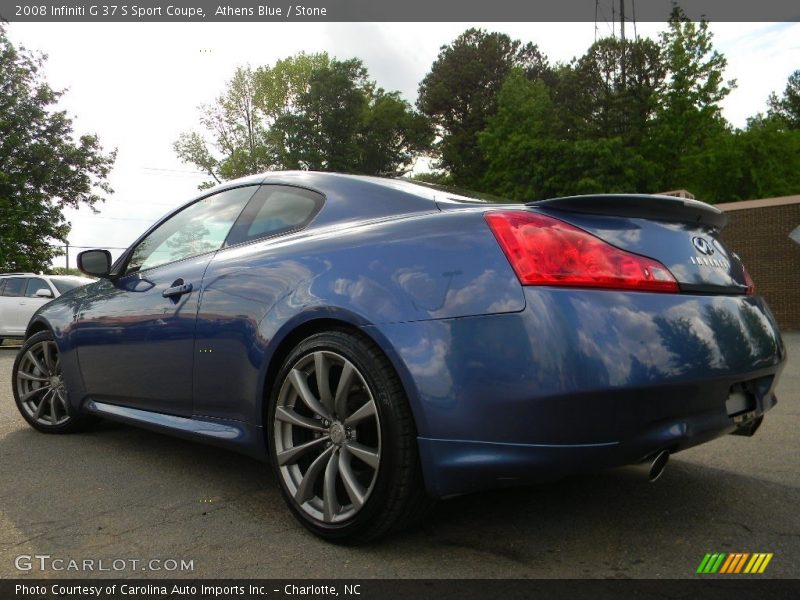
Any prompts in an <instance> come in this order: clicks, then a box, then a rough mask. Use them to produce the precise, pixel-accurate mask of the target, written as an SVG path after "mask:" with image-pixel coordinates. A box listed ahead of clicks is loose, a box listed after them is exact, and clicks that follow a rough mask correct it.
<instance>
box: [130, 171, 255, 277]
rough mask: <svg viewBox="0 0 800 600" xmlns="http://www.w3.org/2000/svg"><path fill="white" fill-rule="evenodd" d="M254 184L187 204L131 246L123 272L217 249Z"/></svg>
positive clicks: (150, 267)
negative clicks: (132, 247)
mask: <svg viewBox="0 0 800 600" xmlns="http://www.w3.org/2000/svg"><path fill="white" fill-rule="evenodd" d="M255 191H256V186H246V187H240V188H234V189H232V190H225V191H223V192H219V193H217V194H214V195H213V196H208V197H207V198H203V199H202V200H198V201H197V202H195V203H193V204H190V205H189V206H187V207H186V208H184V209H183V210H182V211H181V212H179V213H178V214H176V215H173V216H172V218H170V219H169V220H168V221H166V222H164V223H162V224H161V225H160V226H159V227H158V229H156V230H155V231H152V232H151V233H150V235H148V236H147V237H146V238H144V239H143V240H142V241H141V242H139V244H138V245H137V246H136V248H134V250H133V252H132V253H131V256H130V259H129V260H128V266H127V268H126V269H125V272H126V273H135V272H137V271H144V270H146V269H152V268H153V267H157V266H159V265H163V264H166V263H171V262H174V261H176V260H181V259H184V258H189V257H190V256H197V255H198V254H204V253H205V252H211V251H214V250H217V249H219V248H220V247H221V246H222V244H223V242H224V241H225V238H226V237H228V233H229V232H230V230H231V227H232V226H233V224H234V222H236V219H237V217H238V216H239V214H240V213H241V212H242V209H243V208H244V207H245V206H246V205H247V201H248V200H249V199H250V197H251V196H252V195H253V193H254V192H255Z"/></svg>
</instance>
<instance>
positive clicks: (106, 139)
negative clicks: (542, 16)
mask: <svg viewBox="0 0 800 600" xmlns="http://www.w3.org/2000/svg"><path fill="white" fill-rule="evenodd" d="M592 18H593V15H592ZM473 26H475V27H483V28H485V29H488V30H490V31H501V32H504V33H507V34H508V35H510V36H511V37H512V38H514V39H520V40H522V41H524V42H527V41H532V42H534V43H536V44H538V45H539V48H540V49H541V50H542V51H543V52H544V53H545V54H547V56H548V58H549V59H550V61H551V62H557V61H562V62H568V61H569V60H571V59H572V58H573V57H576V56H580V55H582V54H583V53H584V52H585V50H586V49H587V48H588V47H589V46H590V45H591V44H592V43H593V42H594V40H595V36H596V35H598V36H599V37H602V36H604V35H609V34H611V33H612V31H611V27H610V26H609V25H607V24H606V23H601V24H600V25H599V26H598V27H597V28H596V27H595V23H594V21H591V22H582V23H103V24H92V23H11V24H10V25H8V29H7V33H8V36H9V38H10V39H11V41H12V42H13V43H14V44H15V45H18V46H19V45H22V46H25V47H26V48H28V49H31V50H38V51H41V52H44V53H45V54H47V55H48V56H49V58H48V61H47V63H46V66H45V70H44V71H45V76H46V78H47V80H48V82H49V83H50V85H51V86H52V87H54V88H56V89H60V88H67V90H68V91H67V93H66V94H65V95H64V96H63V97H62V99H61V101H60V103H59V108H60V109H64V110H66V111H67V112H68V113H69V114H70V115H71V116H72V117H73V121H74V123H73V124H74V128H75V131H76V133H77V134H83V133H96V134H97V135H98V136H99V138H100V141H101V143H102V144H103V145H104V147H105V148H106V149H113V148H116V149H117V152H118V154H117V161H116V164H115V167H114V170H113V171H112V174H111V176H110V178H109V180H110V183H111V186H112V188H113V189H114V190H115V193H114V194H113V195H111V196H110V197H109V199H108V200H107V201H106V202H105V203H104V204H102V205H98V206H97V208H99V210H100V212H99V214H93V213H92V212H91V210H89V209H88V208H86V207H84V208H81V209H78V210H72V209H69V210H68V211H67V212H66V216H67V219H68V220H69V221H70V223H71V224H72V231H71V233H70V235H69V242H70V244H71V245H72V246H91V247H100V248H123V247H126V246H128V245H129V244H130V243H131V242H133V241H134V240H135V239H136V238H137V237H138V236H139V235H140V234H141V233H142V232H143V231H144V230H145V229H146V228H147V227H149V226H150V225H151V224H152V223H153V222H155V221H156V220H157V219H158V218H159V217H161V216H162V215H163V214H164V213H166V212H168V211H169V210H171V209H172V208H175V207H177V206H180V205H181V204H182V203H184V202H186V201H187V200H189V199H191V198H192V197H193V196H195V195H197V193H198V190H197V186H198V184H199V183H200V182H202V181H203V180H204V179H205V178H204V177H203V176H202V175H200V174H198V173H197V172H196V171H195V169H194V168H193V167H192V166H191V165H187V164H184V163H181V162H180V160H179V159H178V158H177V157H176V155H175V153H174V151H173V149H172V144H173V142H174V141H175V140H176V139H177V137H178V135H179V134H180V133H181V132H184V131H188V130H191V129H197V128H198V116H199V113H198V110H197V107H198V106H199V105H200V104H204V103H210V102H212V101H213V100H214V98H215V97H216V96H218V95H219V94H220V93H221V92H222V91H223V90H224V87H225V82H226V81H227V80H228V79H230V77H231V76H232V74H233V72H234V70H235V69H236V67H237V66H240V65H248V64H249V65H251V66H253V67H256V66H259V65H263V64H272V63H274V62H275V61H276V60H277V59H280V58H285V57H287V56H291V55H293V54H296V53H297V52H300V51H304V52H307V53H312V52H322V51H327V52H328V53H329V54H331V55H332V56H336V57H339V58H350V57H354V56H355V57H359V58H361V59H362V60H363V61H364V63H365V65H366V66H367V68H368V69H369V72H370V76H371V77H372V78H373V79H374V80H376V81H377V82H378V84H379V85H380V86H382V87H383V88H385V89H387V90H399V91H400V92H401V93H402V95H403V96H404V97H405V98H406V100H408V101H409V102H411V103H412V104H413V103H414V102H415V100H416V97H417V87H418V85H419V82H420V81H421V80H422V78H423V77H424V76H425V74H426V73H427V72H428V70H429V69H430V66H431V64H432V63H433V61H434V60H435V59H436V57H437V55H438V52H439V48H440V47H441V46H442V45H445V44H448V43H450V42H451V41H452V40H453V39H454V38H456V37H457V36H458V35H459V34H460V33H461V32H463V31H464V30H465V29H467V28H468V27H473ZM664 27H665V25H664V24H662V23H638V24H637V25H636V33H637V34H638V35H639V36H640V37H642V36H650V37H656V36H657V34H658V32H659V31H661V30H663V29H664ZM596 29H597V30H596ZM631 29H632V25H631V24H630V23H628V24H627V33H628V35H629V36H630V35H631ZM711 29H712V31H713V32H714V35H715V38H714V42H715V47H716V49H717V50H718V51H720V52H722V53H723V54H724V55H725V56H726V58H727V60H728V68H727V71H726V79H736V80H737V84H738V85H737V88H736V89H735V90H734V91H733V92H732V93H731V94H730V95H729V96H728V98H726V100H725V102H724V105H723V111H724V115H725V117H726V118H727V119H728V120H729V121H730V122H731V123H732V124H733V125H735V126H739V127H741V126H744V125H745V123H746V119H747V118H748V117H749V116H752V115H754V114H756V113H758V112H760V111H764V110H765V109H766V100H767V97H768V96H769V94H770V92H772V91H775V92H778V93H781V92H782V91H783V89H784V87H785V85H786V80H787V78H788V76H789V75H790V74H791V73H792V72H793V71H794V70H796V69H798V68H800V23H712V24H711ZM120 252H121V250H116V249H113V250H112V254H113V255H114V256H115V257H116V256H117V255H118V254H119V253H120ZM70 254H71V256H70V266H73V267H74V266H75V251H72V252H71V253H70ZM53 265H54V266H64V265H65V260H64V257H60V258H57V259H56V260H55V261H54V263H53Z"/></svg>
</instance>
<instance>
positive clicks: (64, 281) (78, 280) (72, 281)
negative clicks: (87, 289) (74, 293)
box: [50, 277, 94, 294]
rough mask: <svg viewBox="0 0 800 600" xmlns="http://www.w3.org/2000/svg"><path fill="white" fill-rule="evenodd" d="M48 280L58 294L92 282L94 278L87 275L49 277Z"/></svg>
mask: <svg viewBox="0 0 800 600" xmlns="http://www.w3.org/2000/svg"><path fill="white" fill-rule="evenodd" d="M50 281H52V282H53V285H54V286H56V289H57V290H58V293H59V294H64V293H66V292H68V291H70V290H73V289H75V288H76V287H81V286H82V285H87V284H89V283H92V281H94V280H93V279H89V278H87V277H51V278H50Z"/></svg>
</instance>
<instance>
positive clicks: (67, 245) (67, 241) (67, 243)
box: [65, 240, 69, 270]
mask: <svg viewBox="0 0 800 600" xmlns="http://www.w3.org/2000/svg"><path fill="white" fill-rule="evenodd" d="M65 247H66V249H67V253H66V256H67V270H69V240H66V242H65Z"/></svg>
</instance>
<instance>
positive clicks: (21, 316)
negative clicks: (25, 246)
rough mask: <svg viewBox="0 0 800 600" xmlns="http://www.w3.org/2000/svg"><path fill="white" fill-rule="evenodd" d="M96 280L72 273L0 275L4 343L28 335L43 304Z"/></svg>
mask: <svg viewBox="0 0 800 600" xmlns="http://www.w3.org/2000/svg"><path fill="white" fill-rule="evenodd" d="M92 281H93V280H92V279H89V278H87V277H74V276H71V275H36V274H35V273H2V274H0V344H2V343H3V338H22V337H24V336H25V329H26V328H27V327H28V321H30V320H31V317H32V316H33V313H35V312H36V310H37V309H38V308H39V307H40V306H42V305H43V304H46V303H48V302H50V300H52V299H53V298H58V297H59V296H60V295H61V294H63V293H64V292H67V291H69V290H71V289H73V288H76V287H80V286H82V285H86V284H87V283H92Z"/></svg>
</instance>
